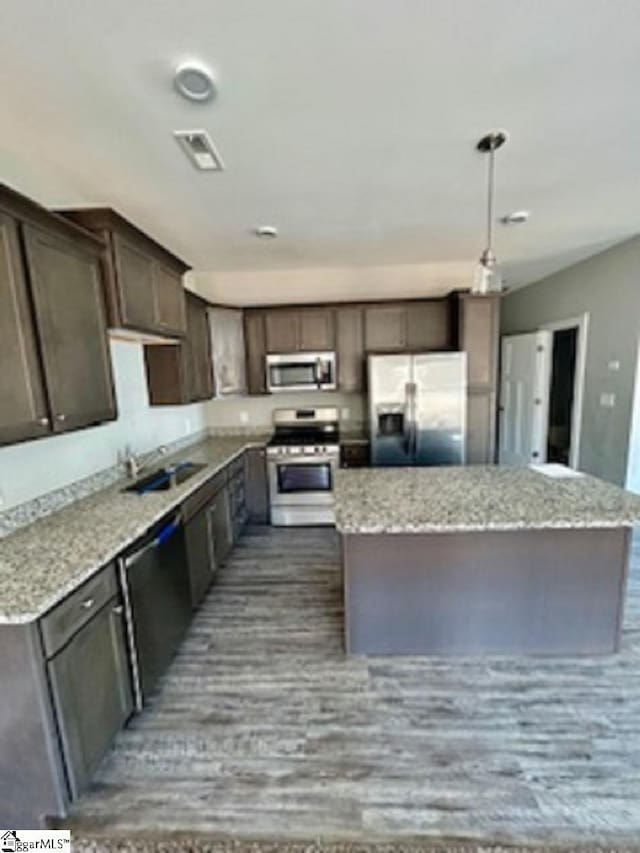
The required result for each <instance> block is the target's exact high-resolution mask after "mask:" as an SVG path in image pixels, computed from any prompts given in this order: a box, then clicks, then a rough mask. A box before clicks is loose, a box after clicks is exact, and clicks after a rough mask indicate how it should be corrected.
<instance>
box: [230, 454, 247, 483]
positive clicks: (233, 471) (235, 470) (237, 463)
mask: <svg viewBox="0 0 640 853" xmlns="http://www.w3.org/2000/svg"><path fill="white" fill-rule="evenodd" d="M228 468H229V478H230V479H233V478H234V477H238V476H240V475H241V474H244V453H243V454H241V455H240V456H238V458H237V459H234V460H233V462H230V463H229V466H228Z"/></svg>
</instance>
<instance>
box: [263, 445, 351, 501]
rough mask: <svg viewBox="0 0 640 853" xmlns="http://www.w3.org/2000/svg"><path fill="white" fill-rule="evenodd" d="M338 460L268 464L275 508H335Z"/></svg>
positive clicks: (311, 458) (304, 458) (287, 460)
mask: <svg viewBox="0 0 640 853" xmlns="http://www.w3.org/2000/svg"><path fill="white" fill-rule="evenodd" d="M336 463H337V459H336V458H335V457H332V456H300V457H297V458H295V457H291V456H290V457H283V458H282V459H280V458H278V459H270V460H269V465H268V468H269V492H270V496H271V504H272V506H292V505H295V506H305V505H306V506H318V505H326V506H329V505H331V504H333V479H334V476H335V469H336Z"/></svg>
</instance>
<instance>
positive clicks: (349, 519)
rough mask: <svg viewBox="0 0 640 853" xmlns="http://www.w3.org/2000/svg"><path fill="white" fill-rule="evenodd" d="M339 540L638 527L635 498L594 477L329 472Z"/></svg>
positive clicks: (515, 471) (497, 470) (486, 470)
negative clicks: (379, 535) (383, 535)
mask: <svg viewBox="0 0 640 853" xmlns="http://www.w3.org/2000/svg"><path fill="white" fill-rule="evenodd" d="M335 489H336V526H337V528H338V530H339V531H340V532H341V533H452V532H456V531H459V532H463V531H482V530H528V529H545V528H575V527H628V526H631V525H632V524H634V523H636V522H640V497H639V496H637V495H633V494H631V493H630V492H626V491H624V490H623V489H620V488H618V487H617V486H614V485H611V484H610V483H605V482H603V481H602V480H598V479H596V478H595V477H590V476H586V475H585V476H579V477H570V478H562V479H556V478H553V477H550V476H547V475H545V474H543V473H540V472H539V471H534V470H531V469H529V468H511V467H506V466H498V465H486V466H485V465H477V466H476V465H471V466H467V467H459V466H455V467H442V468H354V469H346V470H345V469H341V470H339V471H338V472H337V473H336V482H335Z"/></svg>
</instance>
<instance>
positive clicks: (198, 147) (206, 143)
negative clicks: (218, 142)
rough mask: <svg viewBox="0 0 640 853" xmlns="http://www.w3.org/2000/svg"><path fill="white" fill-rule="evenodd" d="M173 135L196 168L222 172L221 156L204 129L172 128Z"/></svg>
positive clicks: (204, 170) (202, 170)
mask: <svg viewBox="0 0 640 853" xmlns="http://www.w3.org/2000/svg"><path fill="white" fill-rule="evenodd" d="M173 135H174V137H175V138H176V140H177V142H178V144H179V145H180V147H181V148H182V150H183V151H184V153H185V154H186V155H187V157H188V158H189V160H191V162H192V163H193V165H194V166H195V167H196V169H199V170H200V171H201V172H222V170H223V169H224V163H223V162H222V157H221V156H220V154H218V151H217V149H216V146H215V145H214V144H213V140H212V139H211V137H210V136H209V134H208V133H207V131H206V130H174V132H173Z"/></svg>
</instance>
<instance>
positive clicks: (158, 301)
mask: <svg viewBox="0 0 640 853" xmlns="http://www.w3.org/2000/svg"><path fill="white" fill-rule="evenodd" d="M153 294H154V302H155V306H154V308H155V322H156V326H157V328H158V330H159V331H161V332H165V333H167V334H175V335H184V334H185V333H186V330H187V319H186V306H185V301H186V300H185V292H184V288H183V286H182V276H181V275H180V274H179V273H177V272H175V271H174V270H172V269H170V268H169V267H166V266H164V265H163V264H161V263H159V262H158V261H156V262H155V263H154V265H153Z"/></svg>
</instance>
